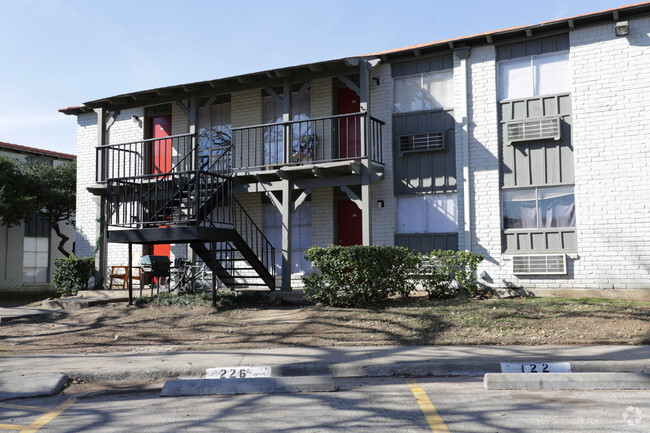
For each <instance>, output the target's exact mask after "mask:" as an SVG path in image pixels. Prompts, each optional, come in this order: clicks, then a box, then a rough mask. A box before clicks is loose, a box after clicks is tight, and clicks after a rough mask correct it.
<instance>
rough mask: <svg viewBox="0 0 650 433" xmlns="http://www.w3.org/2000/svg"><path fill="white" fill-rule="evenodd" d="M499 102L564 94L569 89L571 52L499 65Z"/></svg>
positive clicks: (522, 58)
mask: <svg viewBox="0 0 650 433" xmlns="http://www.w3.org/2000/svg"><path fill="white" fill-rule="evenodd" d="M498 68H499V100H504V99H518V98H528V97H532V96H539V95H549V94H556V93H564V92H568V91H569V90H570V70H569V52H568V51H563V52H559V53H551V54H541V55H535V56H529V57H520V58H517V59H514V60H504V61H501V62H499V66H498Z"/></svg>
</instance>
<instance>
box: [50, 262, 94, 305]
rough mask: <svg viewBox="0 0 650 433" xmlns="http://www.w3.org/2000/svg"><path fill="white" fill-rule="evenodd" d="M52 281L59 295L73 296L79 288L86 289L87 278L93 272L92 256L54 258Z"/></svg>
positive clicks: (88, 278)
mask: <svg viewBox="0 0 650 433" xmlns="http://www.w3.org/2000/svg"><path fill="white" fill-rule="evenodd" d="M54 266H55V267H56V269H55V270H54V274H53V276H52V281H53V282H54V284H55V285H56V287H57V288H58V289H59V290H58V291H57V294H59V296H61V295H66V296H74V295H76V294H77V292H78V291H79V290H87V289H88V280H90V277H92V276H93V274H94V273H95V258H94V257H77V256H70V257H61V258H58V259H56V260H54Z"/></svg>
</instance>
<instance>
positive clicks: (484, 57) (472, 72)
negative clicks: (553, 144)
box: [454, 45, 507, 284]
mask: <svg viewBox="0 0 650 433" xmlns="http://www.w3.org/2000/svg"><path fill="white" fill-rule="evenodd" d="M467 63H468V68H469V71H468V78H467V79H468V85H467V87H468V89H467V91H468V95H467V98H468V102H469V107H468V117H469V119H470V121H469V156H470V157H469V166H470V179H469V184H470V208H471V213H470V217H471V222H470V230H471V242H472V248H471V250H472V251H473V252H476V253H481V254H483V255H484V256H485V261H484V262H483V263H482V265H481V268H480V269H479V273H480V272H481V271H482V270H485V271H486V272H488V274H489V275H490V277H491V279H492V280H493V281H494V282H496V283H497V284H498V283H499V281H498V280H499V279H501V278H504V277H505V276H506V275H507V273H506V270H505V269H504V266H503V262H502V259H501V209H500V202H501V201H500V192H499V140H498V120H497V103H496V90H497V89H496V60H495V50H494V47H493V46H491V45H488V46H483V47H473V48H472V50H471V52H470V57H469V58H468V59H467ZM459 66H460V64H459ZM454 75H456V74H454ZM461 122H462V120H461ZM456 125H457V128H460V127H461V126H460V124H459V123H458V122H457V124H456ZM458 138H461V139H462V134H460V137H459V134H457V139H458ZM460 144H461V142H460V140H458V141H457V149H459V148H460V152H457V154H456V155H457V156H456V157H457V158H458V159H460V161H459V163H458V164H457V170H458V172H457V173H458V176H459V177H460V176H462V157H463V152H462V145H460ZM458 195H459V203H462V197H463V191H462V189H459V191H458ZM463 206H464V204H463ZM463 211H464V208H461V206H459V209H458V213H459V220H460V221H459V227H462V224H463V221H464V219H463V216H462V215H463V214H462V212H463ZM461 237H462V229H461V230H459V239H460V238H461ZM459 246H462V247H464V246H465V245H464V242H461V245H459Z"/></svg>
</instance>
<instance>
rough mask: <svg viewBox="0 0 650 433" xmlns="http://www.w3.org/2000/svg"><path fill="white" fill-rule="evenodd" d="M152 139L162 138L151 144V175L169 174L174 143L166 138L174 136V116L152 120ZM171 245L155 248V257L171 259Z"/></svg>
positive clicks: (158, 117) (159, 245)
mask: <svg viewBox="0 0 650 433" xmlns="http://www.w3.org/2000/svg"><path fill="white" fill-rule="evenodd" d="M150 126H151V129H150V130H149V131H150V135H151V138H160V139H161V140H154V141H152V142H151V173H152V174H155V173H167V172H169V171H170V170H171V168H172V141H171V140H165V139H164V138H165V137H169V136H170V135H172V116H171V115H169V114H167V115H164V116H156V117H152V118H151V125H150ZM169 252H170V246H169V244H157V245H154V246H153V255H155V256H167V257H169Z"/></svg>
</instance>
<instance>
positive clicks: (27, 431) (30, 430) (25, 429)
mask: <svg viewBox="0 0 650 433" xmlns="http://www.w3.org/2000/svg"><path fill="white" fill-rule="evenodd" d="M75 401H77V399H76V398H70V399H68V400H66V401H64V402H63V403H61V404H60V405H58V406H56V407H54V408H51V409H45V408H40V407H36V406H19V405H16V404H6V403H2V404H0V407H4V408H7V409H18V410H25V411H29V412H45V414H44V415H41V417H40V418H38V419H37V420H36V421H34V422H33V423H31V424H30V425H19V424H0V429H2V430H19V431H20V433H36V432H37V431H39V430H40V429H41V428H43V426H44V425H45V424H47V423H49V422H50V421H52V420H53V419H54V418H56V417H57V416H59V415H61V414H62V413H63V412H64V411H65V410H66V409H68V408H69V407H70V406H72V405H73V404H74V403H75Z"/></svg>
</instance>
